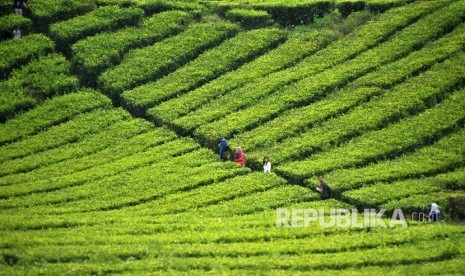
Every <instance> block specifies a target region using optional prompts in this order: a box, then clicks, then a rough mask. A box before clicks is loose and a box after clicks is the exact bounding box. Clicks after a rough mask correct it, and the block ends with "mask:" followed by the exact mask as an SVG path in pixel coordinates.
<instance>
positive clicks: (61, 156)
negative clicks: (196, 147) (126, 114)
mask: <svg viewBox="0 0 465 276" xmlns="http://www.w3.org/2000/svg"><path fill="white" fill-rule="evenodd" d="M150 128H151V124H150V123H149V122H147V121H143V120H140V119H133V120H127V121H120V122H116V123H114V124H111V125H109V126H108V127H103V128H102V129H101V130H100V131H99V132H96V133H93V134H91V135H89V136H86V137H84V138H83V139H82V140H80V141H78V142H76V143H69V144H66V145H64V146H63V147H58V148H53V149H51V150H48V151H43V152H40V153H37V154H34V155H28V156H26V157H24V158H20V159H13V160H8V161H5V162H3V163H1V164H0V171H1V174H0V175H2V176H5V175H9V174H16V173H21V172H28V171H31V170H33V169H36V168H38V167H42V166H46V165H49V164H54V163H58V162H62V161H64V160H68V159H72V158H78V157H82V156H86V155H89V154H92V153H94V152H98V151H100V150H103V149H105V148H107V147H109V146H111V145H114V144H117V143H120V142H122V141H124V140H126V139H129V138H131V137H133V136H136V135H138V134H141V133H144V132H147V131H148V130H149V129H150Z"/></svg>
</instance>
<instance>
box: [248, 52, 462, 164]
mask: <svg viewBox="0 0 465 276" xmlns="http://www.w3.org/2000/svg"><path fill="white" fill-rule="evenodd" d="M464 57H465V54H464V53H458V54H456V55H454V56H452V57H451V58H449V59H447V60H446V61H444V62H441V63H438V64H436V65H434V66H433V67H432V68H431V69H430V70H429V71H427V72H425V73H422V74H420V75H418V76H417V77H413V78H410V79H408V80H407V81H406V82H404V83H402V84H400V85H397V86H395V87H394V88H393V89H391V90H387V91H385V93H384V94H383V95H381V96H379V97H377V98H374V99H373V100H371V101H369V102H367V103H364V104H361V105H359V106H357V107H356V108H354V109H353V110H351V111H350V112H348V113H346V114H344V115H342V116H339V117H335V118H332V119H329V120H327V121H325V122H323V123H322V124H320V125H317V126H315V127H313V128H312V129H310V130H309V131H307V132H303V133H301V135H299V136H297V137H291V138H288V139H286V140H284V141H282V142H281V143H280V144H279V146H275V147H270V148H268V149H264V150H261V151H255V152H253V153H252V154H251V155H253V158H262V157H260V155H261V154H263V153H265V154H266V152H272V153H273V160H275V163H282V162H285V161H290V160H292V159H303V158H305V157H306V156H308V154H310V153H312V152H314V151H316V150H319V149H322V148H327V147H330V146H331V145H333V144H335V143H337V142H339V141H341V140H343V139H346V138H347V137H353V136H356V135H359V134H363V133H365V132H367V131H369V130H374V129H379V128H382V127H383V126H385V125H387V124H388V123H390V122H394V121H397V120H399V119H401V118H404V117H406V116H409V115H412V114H416V113H419V112H421V111H423V110H425V109H426V108H427V107H428V106H433V105H434V104H435V103H436V102H437V101H438V100H440V99H442V98H444V96H445V95H447V94H449V93H450V92H451V90H453V89H454V88H455V86H456V85H457V83H459V82H460V81H461V79H462V78H463V70H464V68H463V67H464V65H463V62H461V59H463V58H464ZM393 106H395V107H396V108H395V109H394V108H392V107H393Z"/></svg>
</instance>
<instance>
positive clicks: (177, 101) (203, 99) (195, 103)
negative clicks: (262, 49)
mask: <svg viewBox="0 0 465 276" xmlns="http://www.w3.org/2000/svg"><path fill="white" fill-rule="evenodd" d="M336 38H337V34H335V33H333V32H330V31H328V32H325V31H310V32H309V31H308V30H296V31H295V34H294V35H292V37H290V38H289V39H288V40H287V41H286V42H284V43H283V44H281V45H279V46H278V47H277V48H276V49H273V50H271V51H269V52H267V53H265V54H263V55H261V56H260V57H258V58H257V59H255V60H253V61H251V62H249V63H246V64H244V65H243V66H241V67H239V68H238V69H237V70H234V71H231V72H228V73H226V74H223V75H222V76H220V77H218V78H217V79H214V80H212V81H210V82H208V83H206V84H204V85H203V86H201V87H199V88H197V89H195V90H192V91H189V92H188V93H186V94H183V95H180V96H179V97H177V98H174V99H171V100H169V101H165V102H162V103H160V104H159V105H157V106H155V107H153V108H151V109H149V111H148V112H147V113H148V115H149V116H151V117H154V118H156V119H157V120H160V121H162V122H164V123H169V122H171V121H173V120H174V119H176V118H179V117H180V116H183V115H186V114H187V113H189V111H192V110H194V109H196V108H200V107H201V106H202V105H204V104H207V103H208V102H209V101H211V100H212V99H214V98H215V97H219V96H221V95H223V94H226V93H228V92H230V91H232V90H234V89H236V88H238V87H240V86H242V85H247V83H251V82H253V81H254V80H255V79H257V78H261V77H264V76H266V75H268V74H270V73H273V72H275V71H278V70H280V69H284V68H286V67H288V66H292V65H293V64H294V63H296V62H298V61H299V60H300V59H302V58H304V57H306V56H307V55H310V54H311V53H313V52H315V51H317V50H319V49H321V48H322V47H324V46H325V45H326V44H327V43H329V42H330V41H333V40H335V39H336Z"/></svg>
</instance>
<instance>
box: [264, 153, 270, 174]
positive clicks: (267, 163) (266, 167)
mask: <svg viewBox="0 0 465 276" xmlns="http://www.w3.org/2000/svg"><path fill="white" fill-rule="evenodd" d="M263 172H264V173H271V162H270V158H268V156H265V157H263Z"/></svg>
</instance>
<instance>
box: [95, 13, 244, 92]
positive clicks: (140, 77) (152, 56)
mask: <svg viewBox="0 0 465 276" xmlns="http://www.w3.org/2000/svg"><path fill="white" fill-rule="evenodd" d="M236 32H238V27H237V26H236V25H233V24H230V23H223V22H217V23H195V24H191V25H190V26H189V27H188V28H187V29H186V30H185V31H184V32H182V33H180V34H178V35H176V36H173V37H170V38H167V39H164V40H162V41H160V42H158V43H155V44H154V45H152V46H148V47H145V48H141V49H135V50H132V51H130V52H129V53H128V54H126V55H125V57H124V59H123V61H122V63H121V64H120V65H118V66H116V67H115V68H112V69H110V70H107V71H106V72H104V73H103V74H102V75H100V77H99V85H100V87H101V88H102V89H103V91H104V92H106V93H107V94H109V95H119V94H120V93H121V92H123V91H124V90H126V89H131V88H134V87H135V86H137V85H140V84H143V83H145V82H148V81H150V80H153V79H156V78H159V77H161V76H163V75H167V74H168V73H169V72H170V71H173V70H174V69H176V68H177V67H178V66H180V65H181V64H184V63H186V62H188V61H189V60H190V59H192V58H194V57H195V56H197V55H198V54H200V53H201V52H202V51H203V50H205V49H207V48H210V47H211V46H213V45H215V44H218V43H219V42H221V41H222V40H224V39H226V38H227V37H230V36H232V35H234V34H235V33H236Z"/></svg>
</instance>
